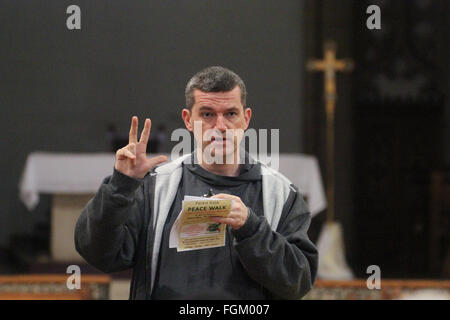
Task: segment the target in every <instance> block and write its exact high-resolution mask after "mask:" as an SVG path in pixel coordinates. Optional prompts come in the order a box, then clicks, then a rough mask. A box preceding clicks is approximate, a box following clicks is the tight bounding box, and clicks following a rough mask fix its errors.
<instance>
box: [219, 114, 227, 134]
mask: <svg viewBox="0 0 450 320" xmlns="http://www.w3.org/2000/svg"><path fill="white" fill-rule="evenodd" d="M216 129H217V130H220V131H225V130H226V129H227V126H226V123H225V118H224V117H223V115H221V114H219V115H218V116H217V120H216Z"/></svg>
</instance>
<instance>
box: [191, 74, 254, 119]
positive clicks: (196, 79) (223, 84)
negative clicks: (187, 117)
mask: <svg viewBox="0 0 450 320" xmlns="http://www.w3.org/2000/svg"><path fill="white" fill-rule="evenodd" d="M236 86H238V87H239V88H240V89H241V103H242V106H244V108H245V106H246V102H247V90H246V88H245V84H244V81H242V79H241V77H239V76H238V75H237V74H236V73H234V72H233V71H231V70H229V69H227V68H224V67H220V66H212V67H208V68H205V69H203V70H201V71H199V72H197V73H196V74H195V75H194V76H193V77H192V78H191V80H189V82H188V84H187V86H186V90H185V92H184V95H185V97H186V108H187V109H189V110H192V107H193V106H194V104H195V97H194V90H195V89H198V90H200V91H203V92H228V91H231V90H233V89H234V88H235V87H236Z"/></svg>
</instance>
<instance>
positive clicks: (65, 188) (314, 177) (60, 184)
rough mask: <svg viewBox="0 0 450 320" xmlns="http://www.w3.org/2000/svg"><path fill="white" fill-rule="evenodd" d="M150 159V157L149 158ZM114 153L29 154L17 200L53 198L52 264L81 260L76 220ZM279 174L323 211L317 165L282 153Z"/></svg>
mask: <svg viewBox="0 0 450 320" xmlns="http://www.w3.org/2000/svg"><path fill="white" fill-rule="evenodd" d="M148 156H149V157H151V156H152V155H151V154H149V155H148ZM114 161H115V154H113V153H48V152H34V153H31V154H29V156H28V158H27V160H26V163H25V167H24V171H23V173H22V177H21V180H20V186H19V190H20V199H21V200H22V201H23V203H24V204H25V206H26V207H27V208H28V209H29V210H30V211H32V210H33V209H34V208H35V207H36V206H37V204H38V203H39V194H40V193H48V194H52V195H53V197H52V208H51V221H50V230H51V234H50V255H51V256H50V258H51V261H53V262H71V263H75V262H84V259H83V258H82V257H81V256H80V255H79V254H78V253H77V252H76V250H75V246H74V228H75V224H76V221H77V219H78V217H79V215H80V213H81V211H82V209H83V208H84V206H85V205H86V203H87V202H88V201H89V199H90V198H92V196H93V195H94V194H95V192H96V191H97V190H98V188H99V186H100V185H101V183H102V181H103V179H104V178H105V177H107V176H109V175H111V174H112V172H113V168H114ZM279 171H280V172H281V173H283V174H284V175H285V176H286V177H288V179H290V180H291V182H292V183H293V184H294V185H296V186H297V187H298V189H299V191H300V192H301V193H302V194H303V196H304V197H305V199H306V201H307V203H308V205H309V208H310V211H311V214H312V216H315V215H317V214H318V213H320V212H321V211H322V210H324V209H325V208H326V198H325V193H324V188H323V184H322V178H321V173H320V169H319V165H318V161H317V159H316V158H315V157H313V156H310V155H304V154H280V157H279Z"/></svg>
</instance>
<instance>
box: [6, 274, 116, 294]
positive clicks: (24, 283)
mask: <svg viewBox="0 0 450 320" xmlns="http://www.w3.org/2000/svg"><path fill="white" fill-rule="evenodd" d="M69 276H70V275H69V274H67V275H55V274H35V275H11V276H0V300H92V299H108V295H109V283H110V281H111V279H110V277H109V276H105V275H81V281H80V283H81V287H80V289H72V290H70V289H68V288H67V279H68V277H69Z"/></svg>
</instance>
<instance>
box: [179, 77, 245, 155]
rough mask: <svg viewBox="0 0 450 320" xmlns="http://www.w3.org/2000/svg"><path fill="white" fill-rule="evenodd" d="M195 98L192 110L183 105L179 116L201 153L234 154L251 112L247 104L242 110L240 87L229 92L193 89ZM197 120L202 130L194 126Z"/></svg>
mask: <svg viewBox="0 0 450 320" xmlns="http://www.w3.org/2000/svg"><path fill="white" fill-rule="evenodd" d="M194 98H195V100H194V101H195V103H194V106H193V107H192V110H191V111H189V110H188V109H183V112H182V117H183V120H184V122H185V125H186V128H187V129H188V130H189V131H191V132H192V131H193V132H194V137H195V139H196V141H197V144H198V145H201V146H202V151H203V152H204V154H210V155H211V156H214V157H216V156H223V157H225V156H227V155H230V153H233V152H234V154H236V151H237V148H238V147H239V143H240V142H241V139H242V136H243V133H244V131H245V130H246V129H247V128H248V125H249V122H250V118H251V115H252V112H251V109H250V108H246V109H245V110H244V107H243V106H242V103H241V89H240V88H239V87H238V86H236V87H235V88H234V89H233V90H231V91H228V92H203V91H200V90H198V89H196V90H195V91H194ZM196 121H200V123H201V125H200V126H201V132H200V130H198V128H197V129H196V130H194V123H195V122H196Z"/></svg>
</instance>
